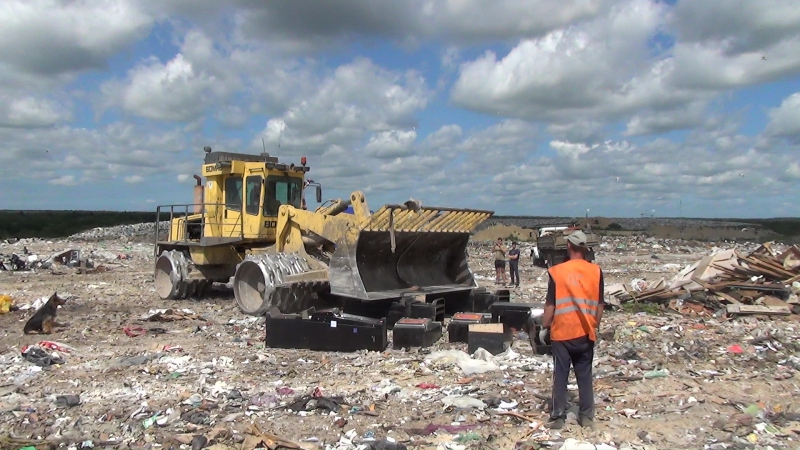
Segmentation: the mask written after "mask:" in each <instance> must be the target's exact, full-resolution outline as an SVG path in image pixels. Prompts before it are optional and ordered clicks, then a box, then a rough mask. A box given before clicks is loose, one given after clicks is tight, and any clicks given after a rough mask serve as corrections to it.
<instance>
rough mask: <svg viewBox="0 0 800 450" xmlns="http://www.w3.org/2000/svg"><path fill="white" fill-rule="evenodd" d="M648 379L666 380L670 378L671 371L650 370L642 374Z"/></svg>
mask: <svg viewBox="0 0 800 450" xmlns="http://www.w3.org/2000/svg"><path fill="white" fill-rule="evenodd" d="M642 376H644V377H645V378H647V379H650V378H664V377H667V376H669V370H667V369H659V370H649V371H647V372H645V373H644V374H642Z"/></svg>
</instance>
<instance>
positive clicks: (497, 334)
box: [467, 323, 513, 355]
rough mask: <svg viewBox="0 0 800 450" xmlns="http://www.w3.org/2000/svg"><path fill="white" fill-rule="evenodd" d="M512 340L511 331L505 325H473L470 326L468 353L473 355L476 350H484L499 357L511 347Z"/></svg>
mask: <svg viewBox="0 0 800 450" xmlns="http://www.w3.org/2000/svg"><path fill="white" fill-rule="evenodd" d="M512 340H513V337H512V335H511V329H510V328H509V327H508V326H507V325H505V324H502V323H473V324H470V325H469V338H468V342H467V347H468V349H467V351H468V352H469V353H470V354H472V353H475V350H477V349H479V348H483V349H484V350H486V351H487V352H489V353H491V354H493V355H497V354H500V353H503V352H504V351H506V349H508V347H510V346H511V341H512Z"/></svg>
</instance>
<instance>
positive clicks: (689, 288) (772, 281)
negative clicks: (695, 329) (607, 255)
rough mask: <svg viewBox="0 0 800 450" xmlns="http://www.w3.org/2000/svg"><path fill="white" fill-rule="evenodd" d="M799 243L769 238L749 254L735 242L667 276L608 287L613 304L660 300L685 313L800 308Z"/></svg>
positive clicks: (798, 310) (795, 310)
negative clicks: (782, 244) (782, 246)
mask: <svg viewBox="0 0 800 450" xmlns="http://www.w3.org/2000/svg"><path fill="white" fill-rule="evenodd" d="M798 293H800V248H799V247H798V246H796V245H795V246H792V247H789V248H788V249H786V250H785V251H783V252H778V251H776V250H775V249H774V245H771V244H769V243H767V244H764V245H762V246H761V247H759V248H758V249H756V250H755V251H753V252H752V253H750V254H748V255H745V254H742V253H741V252H739V250H737V249H736V248H733V249H729V250H722V251H718V252H716V253H713V254H711V255H708V256H706V257H704V258H702V259H701V260H700V261H697V262H696V263H694V264H691V265H689V266H687V267H686V268H684V269H683V270H681V271H680V272H679V273H678V274H677V275H676V276H675V278H673V279H672V280H671V281H670V282H667V281H665V280H664V279H661V280H658V281H656V282H653V283H649V284H646V283H639V284H637V285H635V286H633V287H631V288H629V287H627V286H625V285H623V284H615V285H611V286H608V287H607V288H606V296H607V299H608V300H607V301H608V302H609V303H611V304H622V303H630V302H641V303H644V302H647V303H658V304H661V305H664V306H667V307H669V308H670V309H673V310H675V311H677V312H680V313H684V314H715V313H716V314H722V313H727V315H729V316H730V315H742V314H762V315H790V314H800V300H799V299H798Z"/></svg>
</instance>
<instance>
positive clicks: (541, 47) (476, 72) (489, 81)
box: [452, 0, 668, 121]
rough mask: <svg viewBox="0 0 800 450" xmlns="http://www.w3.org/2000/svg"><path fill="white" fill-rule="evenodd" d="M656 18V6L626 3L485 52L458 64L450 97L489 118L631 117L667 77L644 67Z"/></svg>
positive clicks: (638, 1)
mask: <svg viewBox="0 0 800 450" xmlns="http://www.w3.org/2000/svg"><path fill="white" fill-rule="evenodd" d="M663 14H664V6H663V5H659V4H657V3H652V2H649V1H646V0H632V1H628V2H625V3H621V4H618V5H617V6H615V7H614V8H613V9H612V11H611V12H610V13H609V15H608V16H604V17H601V18H598V19H596V20H594V21H591V22H589V23H587V24H585V25H574V26H571V27H568V28H566V29H563V30H557V31H553V32H551V33H549V34H547V35H546V36H544V37H541V38H537V39H526V40H523V41H521V42H520V43H519V44H518V45H517V46H516V47H514V48H513V49H512V50H511V51H510V52H509V53H508V54H507V55H506V56H505V57H502V58H499V59H498V56H497V55H496V54H495V53H494V52H492V51H489V52H486V54H484V55H483V56H481V57H479V58H478V59H476V60H474V61H470V62H467V63H465V64H463V65H462V67H461V71H460V75H459V78H458V80H457V81H456V83H455V85H454V87H453V91H452V98H453V100H454V101H455V102H456V103H457V104H459V105H462V106H464V107H467V108H470V109H475V110H478V111H483V112H486V113H490V114H500V115H512V116H520V117H526V118H536V119H543V118H546V119H556V120H561V121H567V120H568V119H570V118H572V117H574V116H575V115H576V114H580V115H584V116H585V115H592V114H594V115H602V114H606V115H608V114H611V115H613V114H618V113H620V112H625V111H630V110H632V109H635V108H636V107H637V106H638V104H639V103H641V102H642V97H645V96H648V95H650V96H652V95H658V93H657V92H656V93H655V94H654V93H653V91H657V90H658V89H660V80H661V76H662V72H663V71H664V70H668V68H665V67H661V68H659V69H658V70H655V69H651V70H648V66H647V64H646V63H647V62H648V60H649V59H650V58H649V57H648V52H649V49H648V45H647V44H648V41H649V40H650V39H651V38H652V37H653V36H654V35H655V34H656V33H657V31H658V27H659V25H660V23H661V16H662V15H663ZM655 100H658V99H655Z"/></svg>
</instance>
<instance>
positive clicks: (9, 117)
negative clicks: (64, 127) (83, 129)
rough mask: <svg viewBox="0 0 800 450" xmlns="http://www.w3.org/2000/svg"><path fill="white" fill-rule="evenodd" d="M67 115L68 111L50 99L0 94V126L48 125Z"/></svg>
mask: <svg viewBox="0 0 800 450" xmlns="http://www.w3.org/2000/svg"><path fill="white" fill-rule="evenodd" d="M68 117H69V113H68V112H66V111H64V110H63V108H62V107H61V105H59V104H57V103H56V102H53V101H51V100H47V99H42V98H36V97H33V96H24V97H21V98H9V97H7V96H3V95H0V127H18V128H38V127H49V126H52V125H55V124H56V123H58V122H60V121H62V120H64V119H67V118H68Z"/></svg>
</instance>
